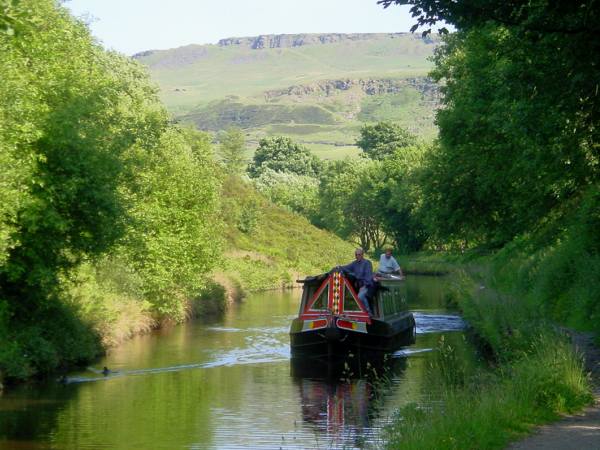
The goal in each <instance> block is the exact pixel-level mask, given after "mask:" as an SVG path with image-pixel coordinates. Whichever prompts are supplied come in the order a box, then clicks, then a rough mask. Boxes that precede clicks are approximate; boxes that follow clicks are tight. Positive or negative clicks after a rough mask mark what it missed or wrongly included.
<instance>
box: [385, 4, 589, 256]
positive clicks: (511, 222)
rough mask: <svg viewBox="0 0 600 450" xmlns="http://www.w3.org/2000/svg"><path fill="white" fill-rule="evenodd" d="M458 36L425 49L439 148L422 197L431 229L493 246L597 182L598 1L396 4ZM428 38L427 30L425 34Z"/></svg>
mask: <svg viewBox="0 0 600 450" xmlns="http://www.w3.org/2000/svg"><path fill="white" fill-rule="evenodd" d="M380 3H383V4H384V5H386V6H387V5H390V4H392V3H395V4H404V5H411V6H412V8H411V11H412V13H413V15H414V16H415V17H416V19H417V26H424V27H430V26H432V25H434V24H436V22H438V21H440V20H443V21H446V22H449V23H452V24H454V25H455V26H456V27H457V28H458V30H459V31H458V32H457V33H454V34H452V35H451V36H449V37H448V38H447V40H446V43H445V45H443V46H442V47H441V48H439V49H438V50H437V52H436V56H435V63H436V69H435V70H434V72H433V77H434V78H435V79H436V80H438V81H443V86H444V87H443V88H442V89H443V93H444V100H443V103H444V107H443V108H442V109H441V110H440V111H439V112H438V115H437V123H438V125H439V128H440V140H439V142H440V145H439V147H438V149H437V150H436V151H435V152H432V153H431V159H430V160H429V161H428V163H427V168H426V173H427V174H428V176H427V179H428V180H430V182H429V183H428V184H426V185H425V186H424V188H425V191H426V192H425V195H426V197H427V198H428V199H429V201H431V202H432V203H431V210H432V211H435V212H437V213H438V214H437V219H435V223H436V224H437V225H436V228H437V229H438V231H440V232H441V233H442V234H445V235H446V236H448V237H450V236H452V237H454V238H456V237H463V238H466V239H469V240H475V241H479V242H487V243H491V244H495V245H501V244H503V243H505V242H507V241H508V240H510V239H512V238H513V237H514V236H515V235H517V234H519V233H522V232H524V231H528V230H531V229H532V228H535V227H536V226H539V225H541V224H542V223H543V222H544V220H545V219H544V218H545V217H547V216H548V213H549V212H550V211H553V212H554V214H560V211H561V209H562V208H563V205H567V204H568V202H569V201H571V200H572V199H575V198H578V197H579V196H581V195H582V194H583V193H584V192H585V191H586V190H587V189H588V188H589V187H590V186H591V185H594V184H597V183H598V181H599V178H600V164H599V161H600V150H599V147H598V137H599V136H598V133H599V130H600V127H599V126H598V123H599V119H600V116H599V113H600V90H599V89H598V79H599V77H600V69H599V67H600V37H599V36H600V35H599V34H598V33H597V31H598V29H599V27H600V25H599V22H598V18H599V15H600V5H598V4H597V3H596V2H583V1H574V2H570V1H564V0H560V1H556V2H547V1H545V0H534V1H516V2H504V1H500V0H495V1H480V0H469V1H463V2H454V1H450V0H442V1H437V0H436V1H430V0H415V1H413V0H397V1H382V2H380ZM425 31H428V30H425Z"/></svg>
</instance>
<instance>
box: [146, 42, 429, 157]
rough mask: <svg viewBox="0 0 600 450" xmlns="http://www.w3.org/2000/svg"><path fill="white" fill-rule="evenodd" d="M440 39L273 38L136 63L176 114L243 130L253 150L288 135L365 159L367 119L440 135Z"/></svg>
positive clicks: (321, 150) (328, 152)
mask: <svg viewBox="0 0 600 450" xmlns="http://www.w3.org/2000/svg"><path fill="white" fill-rule="evenodd" d="M437 42H438V40H437V38H435V37H434V38H431V37H428V38H422V37H420V36H419V35H413V34H409V33H392V34H299V35H263V36H257V37H242V38H227V39H222V40H221V41H219V43H218V44H214V45H212V44H211V45H188V46H185V47H179V48H176V49H170V50H156V51H152V50H151V51H146V52H142V53H139V54H137V55H134V58H135V59H137V60H138V61H140V62H141V63H143V64H145V65H146V66H148V68H149V70H150V73H151V75H152V77H153V79H154V80H155V81H156V82H157V83H158V84H159V86H160V88H161V98H162V99H163V101H164V102H165V103H166V105H167V107H168V108H169V110H170V111H171V112H172V113H173V114H174V116H175V117H176V118H179V119H181V120H183V121H186V122H193V123H194V124H195V125H196V126H197V127H198V128H199V129H201V130H208V131H218V130H221V129H223V128H226V127H228V126H230V125H232V124H235V125H237V126H240V127H241V128H243V129H245V130H246V131H247V137H248V145H249V147H250V148H253V147H254V146H255V144H256V142H257V140H258V139H259V138H261V137H264V136H270V135H274V134H285V135H289V136H291V137H292V138H293V139H295V140H297V141H300V142H303V143H304V144H306V145H307V146H308V147H309V148H311V150H313V151H315V152H316V153H317V154H320V155H321V156H322V157H326V158H339V157H343V156H344V155H347V154H356V153H357V149H356V147H354V145H353V144H354V141H355V139H356V137H357V135H358V130H359V128H360V126H361V124H363V123H366V122H374V121H380V120H394V121H397V122H399V123H401V124H403V125H404V126H405V127H406V128H408V129H409V130H411V131H413V132H414V133H416V134H419V135H421V136H423V137H425V138H431V137H433V136H434V135H435V133H436V129H435V126H434V124H433V117H434V112H435V109H436V107H437V105H438V98H439V92H438V89H437V86H436V85H434V84H433V83H432V82H431V81H430V80H429V79H428V78H427V77H426V74H427V72H428V71H429V69H430V68H431V66H432V64H431V62H430V61H429V60H428V58H429V57H430V56H431V55H432V54H433V50H434V48H435V46H436V45H437Z"/></svg>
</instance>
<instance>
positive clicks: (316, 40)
mask: <svg viewBox="0 0 600 450" xmlns="http://www.w3.org/2000/svg"><path fill="white" fill-rule="evenodd" d="M409 34H410V33H325V34H263V35H260V36H253V37H231V38H226V39H221V40H220V41H219V42H218V44H217V45H218V46H220V47H228V46H232V45H239V46H242V47H248V48H252V49H255V50H258V49H263V48H289V47H301V46H303V45H321V44H333V43H337V42H344V41H367V40H373V39H394V38H397V37H401V36H407V35H409ZM414 37H415V39H421V40H423V41H424V42H425V43H434V41H433V40H432V39H431V38H430V37H427V38H422V37H420V36H419V35H414Z"/></svg>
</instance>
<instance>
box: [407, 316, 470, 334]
mask: <svg viewBox="0 0 600 450" xmlns="http://www.w3.org/2000/svg"><path fill="white" fill-rule="evenodd" d="M414 316H415V321H416V323H417V334H425V333H439V332H441V331H461V330H464V329H465V326H466V324H465V321H464V320H463V319H462V317H460V316H458V315H452V314H428V313H422V312H418V311H415V312H414Z"/></svg>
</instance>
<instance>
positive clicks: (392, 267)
mask: <svg viewBox="0 0 600 450" xmlns="http://www.w3.org/2000/svg"><path fill="white" fill-rule="evenodd" d="M377 272H379V273H383V274H396V275H400V276H401V277H403V276H404V275H403V274H402V269H401V268H400V264H398V261H396V259H395V258H394V257H393V256H392V249H391V248H390V247H387V248H386V249H385V253H383V254H382V255H381V257H380V258H379V268H378V269H377Z"/></svg>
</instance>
